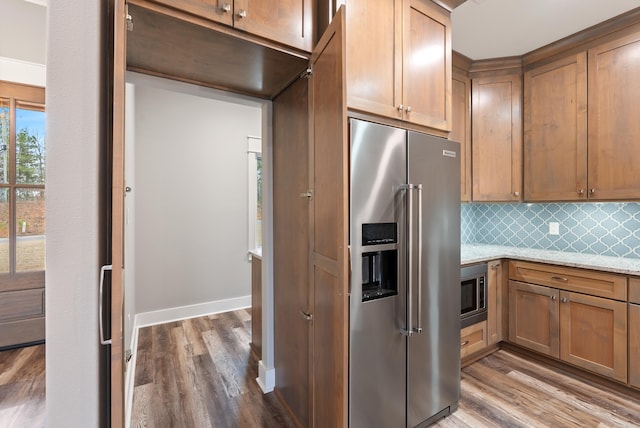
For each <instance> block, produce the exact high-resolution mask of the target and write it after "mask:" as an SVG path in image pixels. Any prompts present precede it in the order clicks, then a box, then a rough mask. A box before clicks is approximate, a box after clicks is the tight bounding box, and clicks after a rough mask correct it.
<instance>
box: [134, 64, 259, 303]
mask: <svg viewBox="0 0 640 428" xmlns="http://www.w3.org/2000/svg"><path fill="white" fill-rule="evenodd" d="M134 83H136V88H135V94H136V95H135V183H136V186H135V189H134V192H135V194H136V196H135V211H136V214H135V215H136V226H135V236H136V238H135V240H136V243H135V246H136V249H135V264H136V272H135V302H136V303H135V304H136V313H141V312H142V313H144V312H150V311H158V310H163V309H168V308H174V307H179V306H187V305H195V304H200V303H207V302H215V301H219V300H224V299H232V298H237V297H242V296H248V295H250V293H251V287H250V282H251V278H250V265H249V263H248V259H247V250H248V249H247V222H248V217H247V212H248V207H247V197H246V192H247V187H248V183H247V136H258V137H260V136H261V133H262V129H261V122H262V110H261V104H260V103H259V101H257V100H255V101H252V99H250V98H247V97H240V96H234V95H230V94H229V93H222V92H219V91H215V90H212V89H206V88H200V87H196V86H193V85H186V84H182V83H177V82H170V81H165V80H161V79H157V78H150V77H146V78H138V79H137V80H134Z"/></svg>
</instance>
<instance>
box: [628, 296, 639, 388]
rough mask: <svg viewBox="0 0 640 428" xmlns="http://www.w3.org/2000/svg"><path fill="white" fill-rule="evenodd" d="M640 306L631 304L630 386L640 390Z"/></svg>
mask: <svg viewBox="0 0 640 428" xmlns="http://www.w3.org/2000/svg"><path fill="white" fill-rule="evenodd" d="M639 361H640V305H635V304H632V303H629V363H630V364H629V385H631V386H635V387H636V388H640V363H639Z"/></svg>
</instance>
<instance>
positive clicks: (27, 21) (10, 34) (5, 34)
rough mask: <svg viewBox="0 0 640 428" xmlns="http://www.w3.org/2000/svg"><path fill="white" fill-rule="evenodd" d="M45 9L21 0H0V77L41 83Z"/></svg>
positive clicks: (32, 83) (26, 82)
mask: <svg viewBox="0 0 640 428" xmlns="http://www.w3.org/2000/svg"><path fill="white" fill-rule="evenodd" d="M46 18H47V10H46V8H45V7H44V6H42V5H36V4H33V3H28V2H26V1H24V0H0V80H6V81H8V82H16V83H24V84H27V85H34V86H45V81H46V70H45V66H44V64H45V45H46V31H45V30H46V27H47V25H46V23H47V19H46Z"/></svg>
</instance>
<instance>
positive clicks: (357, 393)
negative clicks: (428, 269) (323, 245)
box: [349, 120, 407, 428]
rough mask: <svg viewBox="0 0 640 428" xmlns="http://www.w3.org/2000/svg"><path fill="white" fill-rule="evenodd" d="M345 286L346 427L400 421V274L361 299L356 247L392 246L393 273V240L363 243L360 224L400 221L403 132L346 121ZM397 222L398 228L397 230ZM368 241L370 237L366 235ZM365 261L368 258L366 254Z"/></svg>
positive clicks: (402, 398) (403, 364)
mask: <svg viewBox="0 0 640 428" xmlns="http://www.w3.org/2000/svg"><path fill="white" fill-rule="evenodd" d="M350 133H351V189H350V198H351V205H350V206H351V220H350V243H351V251H352V252H351V260H352V274H351V293H350V348H349V384H350V387H349V426H350V427H351V428H360V427H363V428H364V427H366V428H375V427H380V428H386V427H403V426H405V420H406V417H405V413H406V408H405V396H406V389H405V386H406V384H405V376H406V338H405V336H403V335H402V333H401V329H402V328H403V327H404V324H405V320H404V318H403V314H404V304H405V302H404V296H405V290H404V279H402V278H398V294H397V295H392V296H388V297H382V298H379V299H375V300H369V301H366V302H363V301H362V283H363V281H365V282H370V280H371V279H372V275H373V274H372V275H369V277H366V275H365V277H363V272H362V270H363V269H362V268H363V265H364V266H365V267H367V269H370V268H371V267H370V266H369V265H368V263H369V262H364V263H363V261H362V260H363V258H362V254H363V252H368V253H371V252H374V251H385V250H396V251H397V253H398V254H399V256H398V263H397V265H398V268H397V270H398V272H401V271H403V269H400V268H399V267H400V260H402V254H401V248H400V246H399V244H398V243H393V242H388V241H385V240H381V241H380V242H382V243H380V244H378V243H377V241H373V245H367V246H363V245H362V225H363V224H370V223H385V224H389V223H400V222H399V220H400V219H399V218H398V217H399V216H402V215H403V212H402V211H403V210H402V209H401V207H402V205H401V202H402V199H401V198H402V191H401V190H400V188H401V187H402V184H404V183H406V181H405V180H406V135H407V133H406V131H404V130H401V129H396V128H390V127H387V126H382V125H377V124H373V123H369V122H363V121H358V120H351V122H350ZM401 226H402V225H401V224H398V235H400V234H402V233H403V230H402V229H401ZM367 241H368V242H370V243H371V242H372V241H371V240H370V239H369V238H367ZM365 260H367V259H366V258H365Z"/></svg>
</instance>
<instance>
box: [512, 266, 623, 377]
mask: <svg viewBox="0 0 640 428" xmlns="http://www.w3.org/2000/svg"><path fill="white" fill-rule="evenodd" d="M536 277H537V278H539V280H533V281H532V282H531V283H527V282H522V280H523V279H526V278H528V279H529V280H530V281H531V280H532V279H533V278H536ZM510 278H511V280H510V281H509V341H511V342H512V343H515V344H517V345H520V346H523V347H526V348H529V349H532V350H534V351H537V352H540V353H543V354H545V355H549V356H552V357H555V358H559V359H561V360H562V361H565V362H567V363H570V364H573V365H575V366H578V367H581V368H584V369H586V370H589V371H592V372H594V373H598V374H600V375H603V376H607V377H609V378H612V379H615V380H617V381H620V382H625V383H626V382H627V330H628V329H627V304H626V286H627V284H626V278H625V277H623V276H620V275H614V274H606V273H600V272H591V271H585V270H581V269H571V268H563V267H556V266H547V265H542V264H536V263H529V262H511V263H510ZM540 283H542V284H548V283H554V284H557V286H556V287H550V286H546V285H541V284H540ZM609 284H614V285H613V288H614V289H615V290H613V291H609V290H606V289H607V288H609ZM600 288H602V293H600V291H601V290H600ZM575 289H581V290H582V291H587V290H589V291H590V294H585V293H578V292H575V291H571V290H575ZM593 294H606V295H612V296H616V297H617V298H620V300H615V299H613V298H606V297H599V296H597V295H593Z"/></svg>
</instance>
